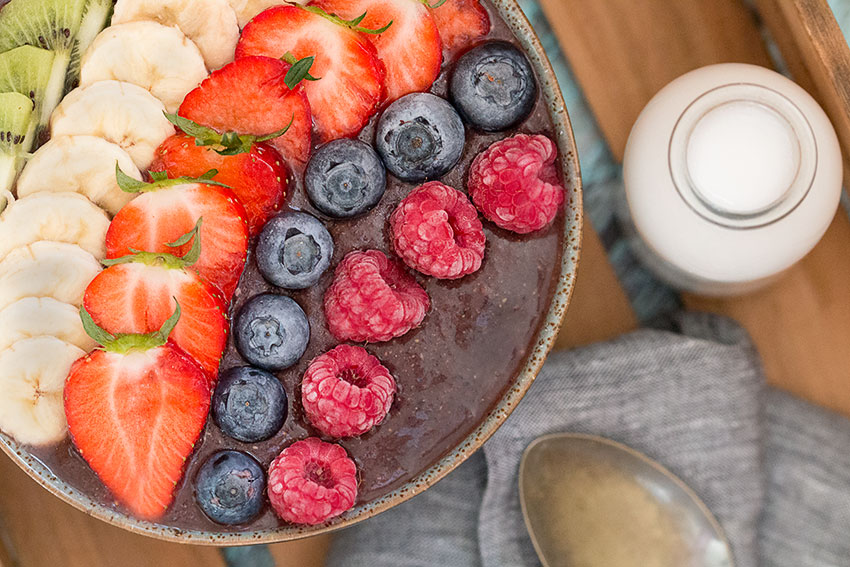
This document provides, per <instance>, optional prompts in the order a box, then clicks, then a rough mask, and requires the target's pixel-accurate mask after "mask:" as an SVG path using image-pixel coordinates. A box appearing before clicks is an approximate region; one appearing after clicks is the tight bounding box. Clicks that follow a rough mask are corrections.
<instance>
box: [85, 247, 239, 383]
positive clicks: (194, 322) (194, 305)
mask: <svg viewBox="0 0 850 567" xmlns="http://www.w3.org/2000/svg"><path fill="white" fill-rule="evenodd" d="M150 256H153V255H150ZM151 263H152V264H156V261H154V262H151ZM174 299H177V302H178V303H179V304H180V308H181V310H182V312H183V314H182V316H181V318H180V322H179V323H177V326H176V327H175V328H174V332H173V333H172V334H171V340H172V341H173V342H174V344H175V345H177V346H178V347H180V348H181V349H183V350H184V351H185V352H186V354H188V355H189V356H190V357H191V358H192V359H193V360H195V361H196V362H197V363H198V364H199V365H200V367H201V368H202V369H203V370H204V371H205V372H206V373H207V374H208V375H209V376H210V377H211V379H212V378H213V377H215V376H216V375H217V374H218V364H219V359H220V358H221V354H222V352H223V351H224V347H225V344H226V342H227V330H228V324H227V317H226V313H227V306H226V304H225V303H224V301H223V300H222V299H221V296H220V295H218V293H216V291H215V290H214V289H213V288H212V287H211V286H210V285H209V284H207V283H206V282H204V281H203V280H202V279H200V277H198V275H197V274H196V273H194V272H193V271H191V270H185V269H182V268H181V267H166V266H164V265H148V264H145V263H142V262H135V261H134V262H130V263H127V264H118V265H114V266H110V267H109V268H107V269H105V270H103V271H102V272H101V273H100V274H98V275H97V277H96V278H94V279H93V280H92V281H91V283H90V284H89V286H88V287H87V288H86V293H85V296H84V297H83V305H84V306H85V308H86V311H88V312H89V313H90V314H91V317H92V319H94V321H95V323H97V324H98V325H99V326H101V327H103V329H105V330H106V331H107V332H108V333H112V334H116V333H121V334H125V333H151V332H153V331H156V330H157V329H159V328H160V327H162V325H163V323H164V322H165V321H166V320H167V319H168V317H169V316H170V315H171V313H172V312H173V311H174Z"/></svg>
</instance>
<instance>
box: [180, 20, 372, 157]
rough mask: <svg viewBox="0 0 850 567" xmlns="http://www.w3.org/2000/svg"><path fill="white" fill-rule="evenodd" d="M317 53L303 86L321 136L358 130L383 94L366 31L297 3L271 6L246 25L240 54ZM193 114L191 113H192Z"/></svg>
mask: <svg viewBox="0 0 850 567" xmlns="http://www.w3.org/2000/svg"><path fill="white" fill-rule="evenodd" d="M286 53H291V54H292V55H293V56H294V57H295V58H296V59H303V58H305V57H311V56H314V57H315V58H316V59H315V62H314V63H313V67H312V68H311V70H310V74H311V75H313V76H314V77H317V78H318V79H319V80H317V81H305V82H304V83H302V84H303V85H304V90H305V92H306V93H307V98H308V99H309V101H310V108H311V109H312V111H313V121H314V124H315V127H316V131H317V132H318V134H319V138H320V141H321V142H328V141H330V140H334V139H336V138H344V137H348V136H355V135H357V133H358V132H360V130H361V129H363V126H365V125H366V123H367V122H368V121H369V118H370V117H371V116H372V115H373V114H374V113H375V112H376V111H377V109H378V107H379V106H380V105H381V102H382V101H383V99H384V65H383V63H381V61H380V60H379V59H378V57H377V55H376V52H375V47H374V46H373V45H372V44H371V43H370V42H369V40H368V39H366V38H365V37H364V36H363V34H361V33H359V32H357V31H354V30H352V29H349V28H347V27H345V26H343V25H340V24H337V23H334V22H332V21H330V20H328V19H326V18H324V17H322V16H320V15H318V14H315V13H312V12H308V11H306V10H305V9H303V8H301V7H298V6H291V5H284V6H277V7H275V8H270V9H268V10H266V11H265V12H263V13H261V14H259V15H258V16H256V17H255V18H254V19H253V20H251V21H250V23H248V25H247V26H245V29H244V30H242V38H241V39H240V40H239V44H238V45H237V46H236V57H237V61H238V60H239V58H242V57H248V56H252V55H266V56H269V57H283V56H284V55H285V54H286ZM190 118H191V117H190Z"/></svg>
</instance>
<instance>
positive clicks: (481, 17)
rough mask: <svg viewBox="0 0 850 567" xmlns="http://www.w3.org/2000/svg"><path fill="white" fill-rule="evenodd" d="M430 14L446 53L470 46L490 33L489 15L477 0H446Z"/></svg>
mask: <svg viewBox="0 0 850 567" xmlns="http://www.w3.org/2000/svg"><path fill="white" fill-rule="evenodd" d="M431 14H432V15H433V16H434V21H435V22H437V29H438V30H440V37H441V38H442V40H443V49H445V50H446V53H447V54H453V53H456V52H458V51H460V50H462V49H465V48H467V47H470V46H472V44H473V43H475V42H476V41H477V40H478V39H480V38H482V37H484V36H485V35H487V34H488V33H490V16H489V15H488V14H487V10H486V9H485V8H484V6H482V5H481V2H479V1H478V0H446V1H445V3H443V4H442V5H440V6H437V7H436V8H432V9H431Z"/></svg>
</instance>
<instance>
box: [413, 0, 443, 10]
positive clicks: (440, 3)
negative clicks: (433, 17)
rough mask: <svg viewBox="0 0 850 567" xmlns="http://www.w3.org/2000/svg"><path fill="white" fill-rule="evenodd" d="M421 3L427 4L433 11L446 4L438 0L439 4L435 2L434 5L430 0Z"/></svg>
mask: <svg viewBox="0 0 850 567" xmlns="http://www.w3.org/2000/svg"><path fill="white" fill-rule="evenodd" d="M419 1H420V2H422V3H423V4H425V5H426V6H428V7H429V8H431V9H432V10H436V9H437V8H439V7H440V6H442V5H443V4H445V3H446V0H437V2H434V3H433V4H430V3H428V0H419Z"/></svg>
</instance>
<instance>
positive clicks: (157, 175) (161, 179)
mask: <svg viewBox="0 0 850 567" xmlns="http://www.w3.org/2000/svg"><path fill="white" fill-rule="evenodd" d="M148 174H149V175H150V177H151V182H150V183H148V182H146V181H139V180H138V179H133V178H132V177H130V176H129V175H127V174H126V173H124V172H123V171H121V166H119V165H118V162H117V161H116V162H115V179H116V180H117V181H118V187H120V188H121V190H122V191H124V192H125V193H147V192H150V191H156V190H157V189H162V188H165V187H174V186H176V185H187V184H192V183H203V184H205V185H216V186H218V187H226V188H227V189H231V187H230V185H225V184H224V183H219V182H218V181H213V177H215V176H216V175H218V170H217V169H211V170H209V171H208V172H206V173H205V174H203V175H202V176H200V177H187V176H183V177H175V178H173V179H169V177H168V174H167V173H166V172H164V171H149V172H148Z"/></svg>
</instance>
